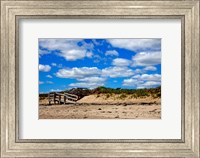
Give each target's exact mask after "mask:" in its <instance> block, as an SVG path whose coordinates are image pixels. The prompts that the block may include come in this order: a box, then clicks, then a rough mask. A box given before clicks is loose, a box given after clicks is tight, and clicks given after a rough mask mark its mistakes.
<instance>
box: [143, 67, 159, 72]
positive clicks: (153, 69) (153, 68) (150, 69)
mask: <svg viewBox="0 0 200 158" xmlns="http://www.w3.org/2000/svg"><path fill="white" fill-rule="evenodd" d="M144 70H145V71H156V70H157V68H156V67H155V66H147V67H145V68H144Z"/></svg>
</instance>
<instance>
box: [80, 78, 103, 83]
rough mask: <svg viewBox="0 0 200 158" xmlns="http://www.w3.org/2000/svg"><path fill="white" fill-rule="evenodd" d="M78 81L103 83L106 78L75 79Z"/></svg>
mask: <svg viewBox="0 0 200 158" xmlns="http://www.w3.org/2000/svg"><path fill="white" fill-rule="evenodd" d="M77 80H78V81H84V82H90V83H91V82H95V83H97V82H104V81H105V80H106V78H103V77H96V76H95V77H86V78H81V79H77Z"/></svg>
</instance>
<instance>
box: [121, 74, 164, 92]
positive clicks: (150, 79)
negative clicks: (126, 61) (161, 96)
mask: <svg viewBox="0 0 200 158" xmlns="http://www.w3.org/2000/svg"><path fill="white" fill-rule="evenodd" d="M160 85H161V75H160V74H142V75H135V76H132V78H130V79H124V80H123V86H131V87H136V88H138V89H139V88H152V87H156V86H160Z"/></svg>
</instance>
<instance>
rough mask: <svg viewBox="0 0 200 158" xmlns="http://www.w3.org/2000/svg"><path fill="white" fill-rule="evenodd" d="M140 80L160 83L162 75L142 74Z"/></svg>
mask: <svg viewBox="0 0 200 158" xmlns="http://www.w3.org/2000/svg"><path fill="white" fill-rule="evenodd" d="M139 79H141V80H150V81H160V80H161V75H160V74H142V75H140V77H139Z"/></svg>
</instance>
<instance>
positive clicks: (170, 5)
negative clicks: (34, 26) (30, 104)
mask: <svg viewBox="0 0 200 158" xmlns="http://www.w3.org/2000/svg"><path fill="white" fill-rule="evenodd" d="M199 6H200V3H199V0H193V1H192V0H185V1H182V0H176V1H175V0H170V1H165V0H164V1H162V0H155V1H152V0H149V1H139V0H135V1H132V0H130V1H113V0H109V1H102V0H89V1H71V0H68V1H67V0H66V1H65V0H62V1H49V0H33V1H31V0H13V1H12V0H1V106H0V107H1V157H185V158H198V157H200V155H199V154H200V137H199V134H200V133H199V125H200V124H199V123H200V122H199V111H200V106H199V98H200V95H199V94H200V93H199V91H200V86H199V83H200V81H199V74H200V73H199V66H200V65H199V58H200V56H199ZM122 18H123V19H181V25H182V28H181V29H182V30H181V32H182V36H181V38H182V39H181V71H182V73H181V81H182V83H181V84H182V85H181V109H182V111H181V112H182V113H181V120H182V121H181V139H171V140H169V139H159V140H158V139H155V140H154V139H148V140H145V139H140V140H139V139H138V140H136V139H76V140H74V139H59V140H55V139H38V140H33V139H32V140H30V139H28V140H25V139H19V110H20V109H19V93H18V92H19V89H20V87H19V38H18V37H19V20H20V19H122ZM10 98H12V99H10Z"/></svg>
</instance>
